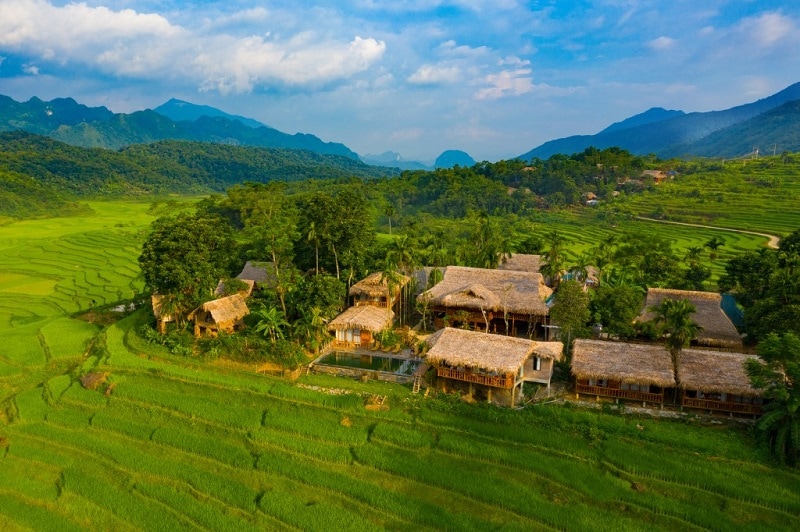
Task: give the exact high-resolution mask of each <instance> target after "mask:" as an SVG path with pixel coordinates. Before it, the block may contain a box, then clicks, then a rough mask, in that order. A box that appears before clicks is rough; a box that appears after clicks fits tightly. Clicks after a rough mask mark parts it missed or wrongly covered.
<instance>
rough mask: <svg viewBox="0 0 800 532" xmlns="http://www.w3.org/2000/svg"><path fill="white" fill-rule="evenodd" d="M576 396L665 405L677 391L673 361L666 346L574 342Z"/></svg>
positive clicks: (573, 357)
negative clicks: (666, 398)
mask: <svg viewBox="0 0 800 532" xmlns="http://www.w3.org/2000/svg"><path fill="white" fill-rule="evenodd" d="M572 374H573V375H574V376H575V395H576V397H577V396H579V395H581V394H583V395H590V396H594V397H595V398H597V399H598V400H599V399H600V398H601V397H609V398H612V399H615V400H619V399H623V400H629V401H641V402H642V403H659V404H663V403H664V391H665V390H666V389H668V388H674V387H675V376H674V375H673V367H672V357H671V356H670V353H669V351H667V349H666V347H664V346H663V345H649V344H628V343H622V342H605V341H600V340H584V339H578V340H575V343H574V344H573V346H572Z"/></svg>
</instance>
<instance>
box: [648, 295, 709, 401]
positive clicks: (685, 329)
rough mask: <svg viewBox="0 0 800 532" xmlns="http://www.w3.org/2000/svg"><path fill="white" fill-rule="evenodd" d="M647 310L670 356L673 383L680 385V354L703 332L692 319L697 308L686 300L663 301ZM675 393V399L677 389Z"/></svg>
mask: <svg viewBox="0 0 800 532" xmlns="http://www.w3.org/2000/svg"><path fill="white" fill-rule="evenodd" d="M648 310H649V311H650V312H652V313H654V314H655V317H654V318H653V321H654V322H655V324H656V327H657V328H658V331H659V333H660V334H661V336H662V337H663V338H664V343H665V345H666V347H667V349H669V353H670V355H671V356H672V370H673V372H674V374H675V381H676V382H677V383H678V384H679V385H680V381H679V378H678V368H679V367H680V364H681V352H682V351H683V349H684V348H685V347H688V346H689V344H690V343H691V341H692V340H694V339H695V338H696V337H697V335H698V334H699V333H700V331H702V330H703V328H702V327H700V326H699V325H698V324H697V322H695V321H694V319H692V314H694V313H695V312H697V307H695V306H694V304H692V302H691V301H689V300H688V299H663V300H661V303H659V304H658V305H653V306H651V307H650V308H648ZM675 393H676V398H677V388H676V391H675Z"/></svg>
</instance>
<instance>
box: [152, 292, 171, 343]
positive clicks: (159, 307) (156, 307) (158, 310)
mask: <svg viewBox="0 0 800 532" xmlns="http://www.w3.org/2000/svg"><path fill="white" fill-rule="evenodd" d="M164 300H165V296H163V295H161V294H153V295H152V296H150V304H151V305H153V316H155V318H156V329H158V332H160V333H161V334H166V332H167V323H172V322H174V321H176V319H177V316H175V314H174V313H172V312H167V311H166V310H165V308H164V302H165V301H164Z"/></svg>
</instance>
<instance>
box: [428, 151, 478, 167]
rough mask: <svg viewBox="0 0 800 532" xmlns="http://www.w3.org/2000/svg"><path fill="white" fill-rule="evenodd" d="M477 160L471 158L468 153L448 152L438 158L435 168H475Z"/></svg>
mask: <svg viewBox="0 0 800 532" xmlns="http://www.w3.org/2000/svg"><path fill="white" fill-rule="evenodd" d="M474 164H475V159H473V158H472V157H470V155H469V154H468V153H467V152H463V151H461V150H447V151H444V152H442V154H441V155H440V156H439V157H437V158H436V162H435V163H434V166H435V167H436V168H452V167H454V166H456V165H458V166H473V165H474Z"/></svg>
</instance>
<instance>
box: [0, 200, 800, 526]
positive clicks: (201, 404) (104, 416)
mask: <svg viewBox="0 0 800 532" xmlns="http://www.w3.org/2000/svg"><path fill="white" fill-rule="evenodd" d="M91 207H92V209H93V210H94V211H95V213H96V214H94V215H86V216H81V217H68V218H55V219H46V220H29V221H15V222H11V223H7V224H6V225H4V226H2V227H0V249H2V253H0V271H1V272H2V274H0V316H2V321H0V331H2V337H3V343H2V347H0V404H1V405H2V409H0V416H1V417H0V525H2V527H3V528H4V529H6V530H17V529H20V530H22V529H35V530H44V529H58V530H69V529H86V528H100V529H112V528H113V529H119V530H136V529H159V530H164V529H214V530H221V529H236V530H246V529H257V530H265V529H267V530H274V529H326V530H371V529H386V528H388V529H412V528H413V529H443V528H446V529H459V530H486V529H495V528H502V529H524V530H531V529H586V530H598V529H608V530H623V529H630V530H641V529H648V530H656V529H663V530H674V529H711V530H730V529H759V530H764V529H788V530H793V529H797V528H798V524H799V523H800V499H799V498H798V496H797V493H798V491H800V474H799V473H798V472H797V470H792V469H786V468H784V467H779V466H776V465H774V464H773V462H772V461H771V459H770V458H769V456H768V455H767V454H766V452H765V451H762V450H760V449H759V448H757V447H756V446H755V444H754V442H753V439H752V436H751V434H750V432H749V430H747V429H746V428H741V427H739V428H736V427H730V426H727V425H725V424H710V425H709V424H707V423H702V422H701V421H700V420H699V419H698V418H694V417H688V418H683V419H681V420H671V419H666V418H663V419H662V418H659V417H650V416H647V415H636V414H625V415H620V413H619V408H620V407H617V406H614V405H608V408H604V409H602V410H592V409H586V408H581V407H570V406H569V405H568V404H567V405H562V404H540V405H538V406H532V407H528V408H526V409H523V410H509V409H499V408H497V407H493V406H490V405H485V404H484V405H481V404H467V403H464V402H463V401H461V400H459V399H457V398H454V397H453V396H448V395H438V396H431V397H425V396H424V395H423V394H412V393H411V389H410V387H409V386H407V385H406V386H403V385H397V384H390V383H379V382H375V381H371V382H366V383H364V382H359V381H357V380H351V379H345V378H336V377H332V376H328V375H322V374H320V375H315V374H308V375H305V374H304V375H301V376H300V377H299V378H298V379H297V380H296V381H289V380H286V379H283V378H280V377H270V376H265V375H260V374H257V373H255V372H254V371H252V369H251V368H250V367H248V366H247V365H244V364H236V363H232V362H225V361H224V360H216V361H215V360H208V359H203V358H195V357H191V356H190V357H186V356H177V355H173V354H171V353H170V352H169V351H168V350H167V349H166V348H164V347H162V346H159V345H154V344H151V343H147V342H146V341H145V339H143V338H142V337H141V336H140V335H139V333H138V331H139V330H140V328H141V326H142V325H143V324H145V323H146V322H147V321H148V320H149V318H148V312H149V311H148V310H147V309H139V310H136V311H133V312H130V311H129V310H128V309H127V308H123V312H120V313H118V315H115V314H114V313H112V312H110V311H109V309H111V307H114V306H117V305H118V304H119V303H120V302H126V301H130V300H133V299H135V298H136V297H137V295H139V294H140V293H141V291H142V281H141V278H140V277H139V271H138V265H137V262H136V260H137V257H138V254H139V249H140V246H141V244H142V242H143V240H144V238H145V236H146V234H147V227H148V225H149V223H150V222H151V221H152V219H153V218H154V216H153V215H150V214H148V212H147V211H148V204H145V203H134V202H118V201H117V202H93V203H91ZM631 223H636V222H631ZM642 223H645V222H642ZM565 227H568V226H567V225H565ZM664 231H666V232H669V231H675V235H676V237H677V235H683V234H687V235H688V234H689V233H688V232H687V228H681V227H674V228H668V227H665V228H664ZM704 236H705V235H699V237H698V236H697V235H695V238H700V239H702V238H704ZM748 238H749V237H745V236H740V237H737V239H743V240H742V242H746V241H747V239H748ZM762 244H763V242H762V241H761V240H758V239H755V240H752V241H751V242H750V243H746V244H744V245H746V246H748V247H756V246H758V245H762ZM90 310H91V311H92V313H89V314H87V312H88V311H90ZM101 310H102V312H101ZM90 375H93V376H96V378H97V379H98V380H99V381H100V382H98V383H92V382H89V380H90V379H87V376H90ZM82 381H83V383H82ZM87 384H88V385H87ZM92 388H94V389H92ZM376 397H381V398H382V399H383V402H382V407H381V408H370V405H371V404H374V403H373V402H374V399H375V398H376Z"/></svg>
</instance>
